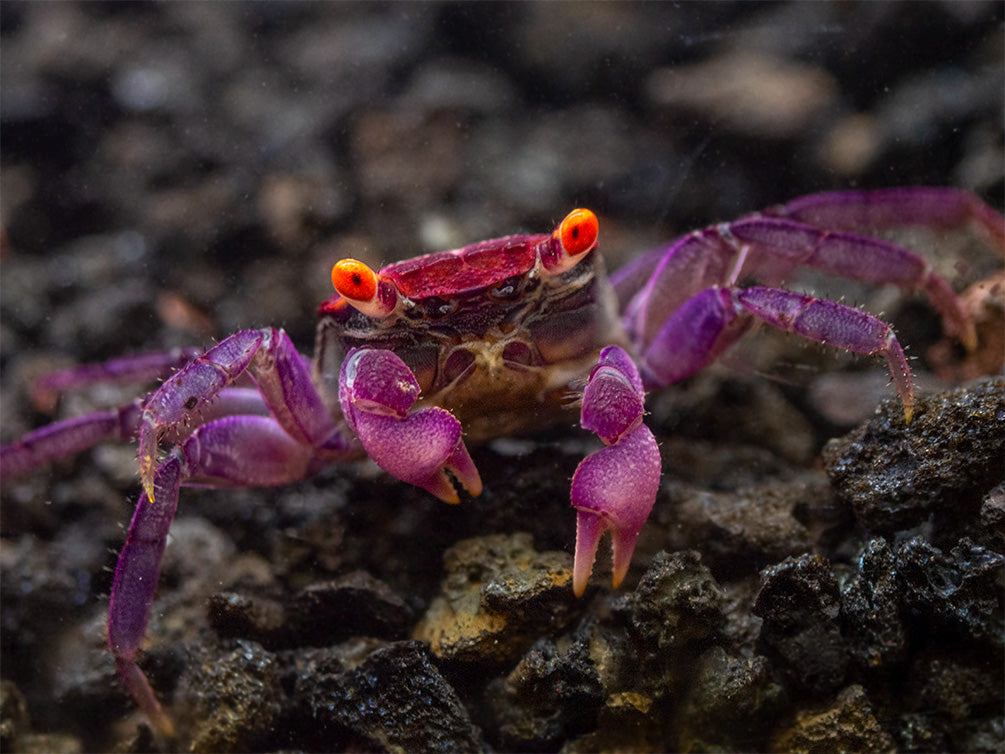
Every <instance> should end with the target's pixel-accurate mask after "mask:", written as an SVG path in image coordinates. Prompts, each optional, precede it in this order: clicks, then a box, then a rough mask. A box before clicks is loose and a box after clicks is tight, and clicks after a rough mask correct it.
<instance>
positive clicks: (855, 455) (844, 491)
mask: <svg viewBox="0 0 1005 754" xmlns="http://www.w3.org/2000/svg"><path fill="white" fill-rule="evenodd" d="M823 458H824V464H825V466H826V469H827V473H828V475H829V476H830V479H831V483H832V484H833V485H834V489H835V490H836V491H837V493H838V495H839V496H840V497H842V498H843V499H844V500H846V501H848V502H849V503H851V505H852V507H853V508H854V511H855V515H856V517H857V518H858V520H859V522H860V523H861V524H863V525H864V526H865V527H867V528H868V529H869V530H871V531H874V532H878V533H886V534H888V533H893V532H894V531H896V530H898V529H904V528H909V527H912V526H916V525H918V524H920V523H922V522H923V521H925V520H926V519H928V518H929V516H931V515H932V514H935V515H936V517H937V520H938V522H939V524H941V526H940V527H939V528H943V529H944V530H945V529H949V530H951V531H958V529H959V527H960V526H961V525H965V524H966V523H967V522H968V521H969V520H970V519H972V518H973V517H974V515H975V514H976V513H977V510H978V509H979V507H980V504H981V501H982V499H983V497H984V495H985V494H986V493H987V492H988V491H989V490H990V489H991V488H992V487H994V486H995V485H996V484H1000V483H1001V481H1002V478H1003V477H1005V378H1001V377H994V378H987V379H983V380H979V381H976V382H974V383H971V384H969V385H967V386H964V387H961V388H957V389H955V390H949V391H946V392H944V393H939V394H937V395H933V396H925V397H920V398H919V399H918V401H917V403H916V404H915V408H914V417H913V419H912V420H911V423H910V424H905V423H904V414H903V409H902V408H901V405H900V401H899V400H889V401H886V402H885V403H883V404H882V405H881V407H880V408H879V409H878V411H877V413H876V415H875V416H873V417H872V419H870V420H869V421H868V422H866V423H864V424H862V425H860V426H859V427H857V428H856V429H854V430H852V431H851V432H850V433H848V434H847V435H845V436H844V437H842V438H840V439H836V440H832V441H831V442H829V443H828V444H827V446H826V447H825V448H824V451H823Z"/></svg>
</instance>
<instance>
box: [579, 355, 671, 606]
mask: <svg viewBox="0 0 1005 754" xmlns="http://www.w3.org/2000/svg"><path fill="white" fill-rule="evenodd" d="M644 398H645V394H644V392H643V390H642V380H641V378H640V377H639V373H638V370H637V369H636V368H635V365H634V364H633V363H632V360H631V358H630V357H629V356H628V354H627V353H625V352H624V351H623V350H622V349H621V348H619V347H618V346H609V347H608V348H605V349H604V350H603V351H601V352H600V359H599V361H598V363H597V366H596V367H594V368H593V371H592V373H591V374H590V379H589V382H588V383H587V386H586V389H585V390H584V392H583V408H582V418H581V423H582V426H583V427H584V428H585V429H589V430H591V431H592V432H595V433H596V434H597V436H598V437H600V439H601V440H603V442H604V444H605V446H606V447H603V448H601V449H600V450H598V451H596V452H594V453H591V454H590V455H589V456H587V457H586V458H584V459H583V461H582V463H580V464H579V467H578V468H577V469H576V473H575V474H574V475H573V477H572V489H571V492H570V496H571V498H572V505H573V507H575V508H576V510H577V511H578V513H577V516H576V556H575V563H574V565H573V576H572V588H573V591H574V592H575V593H576V596H582V594H583V592H584V591H585V590H586V583H587V581H588V580H589V578H590V572H591V571H592V570H593V561H594V558H595V557H596V553H597V545H598V544H599V542H600V537H601V536H602V535H603V533H604V532H605V531H607V530H608V529H610V530H611V547H612V551H613V569H612V570H613V576H612V581H613V584H614V586H615V587H617V586H618V585H619V584H620V583H621V581H622V580H623V579H624V577H625V574H626V573H627V572H628V566H629V564H630V563H631V560H632V553H633V552H634V550H635V542H636V540H637V539H638V536H639V532H640V531H641V530H642V525H643V524H644V523H645V521H646V519H647V518H648V517H649V512H650V511H651V510H652V507H653V503H654V502H655V501H656V493H657V492H658V491H659V482H660V473H661V471H662V464H661V461H660V452H659V447H658V446H657V445H656V439H655V438H654V437H653V434H652V432H650V431H649V428H648V427H647V426H646V425H645V424H643V423H642V415H643V412H644V405H643V401H644Z"/></svg>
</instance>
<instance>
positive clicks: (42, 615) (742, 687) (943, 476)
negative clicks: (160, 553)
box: [0, 3, 1005, 752]
mask: <svg viewBox="0 0 1005 754" xmlns="http://www.w3.org/2000/svg"><path fill="white" fill-rule="evenodd" d="M1002 13H1003V12H1002V7H1001V4H1000V3H938V4H936V3H925V4H910V3H894V4H888V3H842V4H821V3H795V4H768V5H762V4H749V3H742V4H730V3H717V4H683V5H679V6H678V5H672V4H638V5H636V4H627V3H623V4H622V3H619V4H605V3H595V4H585V5H579V4H549V5H546V6H545V5H536V4H534V5H532V4H519V5H497V4H478V5H467V4H434V3H430V4H422V5H419V4H389V5H382V4H265V3H258V4H237V3H232V4H222V3H214V4H194V3H184V4H183V3H164V4H130V5H120V4H115V3H90V4H83V5H77V4H67V3H48V4H20V3H5V4H4V5H3V6H2V7H0V44H2V46H0V71H2V76H0V96H2V108H0V129H2V130H0V140H2V141H0V146H2V174H0V190H2V191H0V203H2V217H3V232H4V235H3V238H2V247H0V255H2V256H0V295H2V298H0V315H2V319H0V336H2V343H0V346H2V348H0V370H2V371H0V388H2V389H0V410H2V430H0V431H2V438H3V440H4V441H10V440H13V439H15V438H16V437H18V436H19V435H20V434H22V433H23V432H25V431H27V430H28V429H30V428H32V427H34V426H37V425H40V424H42V423H45V422H46V421H48V420H50V419H51V418H53V417H63V416H69V415H75V414H79V413H83V412H86V411H87V410H89V409H92V408H93V407H95V406H97V405H114V404H116V403H121V402H124V401H126V400H128V399H129V398H131V397H133V396H134V395H135V394H136V388H122V387H109V388H102V389H95V390H91V391H85V392H84V393H83V394H75V395H67V396H64V397H63V398H62V399H61V400H60V402H59V404H58V406H56V407H54V408H53V410H52V413H49V411H48V410H41V409H42V408H43V407H36V408H33V407H32V405H31V402H30V401H29V391H30V386H31V384H32V380H33V379H34V378H35V377H37V376H38V375H40V374H43V373H45V372H47V371H50V370H52V369H55V368H60V367H64V366H69V365H73V364H77V363H82V362H89V361H97V360H102V359H106V358H110V357H113V356H117V355H122V354H126V353H130V352H136V351H140V350H150V349H163V348H168V347H173V346H177V345H193V344H206V343H209V342H211V341H212V339H213V338H219V337H223V336H225V335H226V334H228V333H230V332H233V331H234V330H236V329H239V328H243V327H258V326H268V325H276V326H283V327H285V328H286V329H287V330H288V331H289V332H290V334H291V336H292V337H293V339H294V341H295V342H296V343H297V345H298V346H299V347H301V348H302V349H303V350H304V351H305V352H310V350H311V349H312V347H313V321H314V312H315V308H316V306H317V303H318V302H319V301H321V300H323V299H324V298H327V297H328V296H329V295H330V284H329V281H328V272H329V269H330V266H331V264H332V263H333V261H335V260H337V259H339V258H342V257H345V256H356V257H358V258H362V259H364V260H366V261H369V262H371V263H373V264H380V263H382V262H387V261H391V260H393V259H399V258H403V257H408V256H412V255H415V254H417V253H421V252H426V251H433V250H438V249H445V248H453V247H456V246H460V245H463V244H465V243H468V242H472V241H475V240H479V239H482V238H490V237H493V236H498V235H504V234H507V233H513V232H521V231H526V232H531V231H533V232H540V231H544V230H547V229H549V228H551V227H552V226H553V224H554V223H555V222H557V221H558V220H559V219H561V217H563V216H564V215H565V213H566V212H567V211H568V210H569V209H570V208H572V207H574V206H589V207H591V208H593V209H595V210H596V211H597V213H598V215H600V218H601V247H602V249H603V250H604V253H605V255H606V256H607V258H608V261H609V265H610V266H611V267H616V266H618V265H619V264H621V263H622V262H623V261H624V260H626V259H628V258H630V257H631V255H633V254H635V253H638V252H639V251H641V250H644V249H647V248H649V247H651V246H654V245H655V244H657V243H659V242H660V241H661V240H666V239H669V238H671V237H673V236H674V235H675V234H679V233H682V232H684V231H686V230H688V229H690V228H692V227H696V226H700V225H702V224H705V223H709V222H717V221H721V220H726V219H730V218H733V217H737V216H740V215H742V214H744V213H746V212H750V211H752V210H755V209H757V208H760V207H763V206H768V205H771V204H773V203H777V202H781V201H784V200H786V199H789V198H792V197H794V196H798V195H800V194H804V193H808V192H812V191H818V190H826V189H835V188H848V187H880V186H892V185H906V184H918V183H920V184H938V185H953V186H960V187H964V188H968V189H971V190H974V191H976V192H977V193H978V194H979V195H980V196H981V197H982V198H984V199H985V200H986V201H988V202H989V203H990V204H991V205H992V206H994V207H996V208H998V209H1001V207H1002V205H1003V200H1005V196H1003V163H1005V160H1003V138H1002V134H1003V124H1002V113H1003V101H1002V98H1003V95H1002V93H1003V91H1005V86H1003V83H1005V51H1003V48H1002V40H1003V35H1002V21H1003V18H1002ZM907 242H909V243H911V244H912V245H915V246H916V247H917V248H919V250H921V251H922V252H923V253H926V254H927V255H929V256H930V258H931V259H932V260H933V263H934V264H935V266H936V267H937V269H939V271H940V272H942V273H943V274H944V275H946V276H947V277H948V278H949V279H950V280H951V282H952V283H953V285H954V286H955V287H956V288H957V290H960V291H963V290H964V289H967V288H968V286H972V285H974V284H977V283H979V282H980V281H982V280H989V282H987V283H986V284H985V286H984V287H983V288H974V289H972V290H971V291H970V292H969V293H968V300H969V301H971V305H972V307H973V311H974V312H975V314H976V316H977V317H978V318H979V319H980V320H981V322H982V323H983V324H982V328H983V329H982V331H981V332H982V335H981V347H980V348H979V350H978V351H977V352H976V353H975V354H971V355H966V354H964V352H963V351H962V349H961V348H960V347H959V345H958V344H954V343H953V342H951V341H949V340H947V339H946V338H944V337H943V335H942V330H941V325H940V323H939V321H938V319H937V318H936V316H935V315H934V314H933V312H932V310H931V308H930V307H929V306H928V304H927V303H926V302H925V301H924V300H923V299H922V298H920V297H917V296H911V295H908V294H904V293H902V292H899V291H895V290H881V291H873V290H869V289H867V288H864V287H862V286H855V285H847V284H844V283H841V282H839V281H832V280H828V281H824V280H822V279H818V278H813V277H808V278H806V279H803V280H800V281H799V284H800V285H803V286H805V287H808V288H812V289H814V290H819V291H821V292H825V293H826V294H827V295H828V296H831V297H835V298H841V297H843V298H844V300H845V301H847V302H850V303H854V304H856V305H858V304H861V305H863V306H865V307H867V308H869V309H871V310H872V311H875V312H877V313H878V312H882V313H883V316H884V317H885V318H886V319H888V320H889V321H891V322H892V323H893V324H894V325H895V327H896V329H897V332H898V335H899V337H900V338H901V340H902V342H903V343H904V344H905V346H906V347H907V348H908V354H909V356H910V357H911V358H912V362H911V363H912V368H913V369H914V370H915V372H916V377H917V380H918V383H919V386H920V387H921V389H922V392H923V393H924V394H925V395H926V397H924V398H923V399H922V400H920V401H919V405H918V408H917V410H916V412H915V418H914V421H912V423H911V424H910V425H909V426H905V425H904V423H903V420H902V414H901V412H900V404H899V402H898V401H897V400H896V398H895V397H893V394H892V389H891V388H890V387H889V386H888V385H887V384H886V383H887V376H886V375H885V373H884V371H883V366H882V365H881V364H878V363H875V362H874V361H872V360H870V359H861V358H852V357H849V356H847V355H844V354H835V353H833V352H830V351H827V350H825V349H821V348H815V347H810V348H807V347H805V346H803V345H802V344H798V343H795V342H794V339H793V338H791V337H777V336H775V335H774V334H771V333H765V332H759V333H755V334H753V335H752V336H750V337H748V339H747V340H746V341H745V342H744V343H743V344H741V345H740V346H739V347H738V348H737V349H735V350H734V351H732V352H731V353H730V354H728V355H727V357H726V358H725V359H724V360H723V364H721V365H719V366H717V367H715V368H713V369H710V370H707V371H706V372H705V373H703V374H702V375H699V376H698V377H696V378H694V379H692V380H690V381H688V382H687V383H686V384H684V385H680V386H675V387H673V388H671V389H670V390H668V391H665V392H663V393H661V394H659V395H657V396H652V397H651V400H650V405H649V408H650V411H651V414H650V416H649V417H648V423H649V424H650V426H651V427H652V428H653V430H654V432H655V434H656V435H657V438H658V439H659V441H660V443H661V451H662V454H663V461H664V477H663V483H662V488H661V491H660V494H659V497H658V499H657V503H656V508H655V510H654V513H653V516H652V519H651V521H650V524H648V525H647V527H646V529H645V531H644V532H643V537H642V540H641V541H640V544H639V548H638V550H637V553H636V556H635V560H634V565H633V568H632V570H631V572H630V574H629V577H628V579H627V580H626V584H625V585H624V586H623V587H622V588H621V589H620V590H617V591H612V590H611V589H610V588H609V587H608V585H607V583H606V578H607V577H606V573H607V571H608V569H609V562H608V561H607V560H602V561H601V562H600V563H599V564H598V567H597V573H596V574H595V576H594V579H593V581H592V584H591V588H590V590H589V591H588V593H587V595H586V597H585V598H584V599H581V600H577V599H575V598H574V597H573V596H572V593H571V589H570V588H569V580H570V569H571V551H572V546H573V542H574V527H575V523H574V521H575V517H574V514H573V511H572V510H571V509H570V508H569V506H568V503H567V500H568V484H569V479H570V477H571V475H572V472H573V471H574V469H575V468H576V465H577V463H578V462H579V459H580V458H581V457H582V456H583V454H584V453H586V452H589V451H590V450H592V449H593V448H594V447H595V445H594V442H595V441H593V440H591V439H590V438H589V437H586V436H584V433H582V432H581V431H579V429H578V428H577V427H575V426H573V424H572V422H570V423H569V425H567V426H561V427H553V428H550V429H542V431H541V432H540V433H539V434H534V435H532V436H529V437H519V438H504V439H502V440H500V441H497V442H495V443H491V444H489V445H486V446H482V447H478V448H475V449H474V450H473V456H474V459H475V461H476V463H477V464H478V466H479V468H480V469H481V472H482V476H483V479H484V481H485V487H486V489H485V492H484V494H483V495H482V496H481V497H479V498H478V499H474V500H472V499H465V500H463V502H462V504H461V505H460V506H456V507H454V506H447V505H444V504H442V503H440V502H439V501H437V500H435V499H433V498H431V497H430V496H429V495H427V494H425V493H423V492H421V491H418V490H416V489H410V488H407V487H406V486H405V485H403V484H400V483H397V482H395V481H394V480H392V479H390V478H388V477H387V476H386V475H384V474H382V473H380V472H379V470H376V469H375V468H373V467H371V466H368V465H358V466H349V467H343V468H337V469H329V470H326V471H325V472H323V473H322V474H321V475H320V476H319V477H317V478H315V479H311V480H308V481H305V482H303V483H300V484H297V485H293V486H290V487H287V488H281V489H275V490H229V491H214V490H196V489H189V490H185V491H183V494H182V500H181V505H180V509H179V514H178V518H177V520H176V523H175V525H174V527H173V529H172V534H171V538H170V542H169V545H168V548H167V552H166V555H165V561H164V568H163V573H162V576H161V584H160V589H159V593H158V598H157V602H156V604H155V607H154V615H153V619H152V621H151V625H150V628H149V631H148V643H147V645H146V648H145V652H144V654H143V657H142V661H141V664H142V666H143V667H144V669H145V670H146V672H147V673H148V674H149V676H150V678H151V680H152V683H153V685H154V687H155V689H156V690H157V692H158V694H159V695H160V697H161V698H162V699H163V700H164V701H165V703H166V705H167V707H168V709H169V710H170V713H171V715H172V716H173V718H174V720H175V723H176V725H177V727H178V731H179V736H178V738H176V739H165V738H163V737H161V736H159V735H158V734H155V733H153V732H152V731H151V730H150V729H149V728H148V727H147V726H146V725H145V724H144V722H143V720H142V719H141V718H140V717H139V716H138V715H136V714H135V713H134V712H133V707H132V704H131V702H130V700H129V699H128V697H127V695H126V693H125V691H124V690H123V688H122V686H121V685H120V683H119V681H118V680H117V678H116V675H115V671H114V667H113V663H112V661H111V658H110V656H109V654H108V653H107V651H106V650H105V648H104V636H103V631H104V623H103V622H104V613H105V611H106V609H107V597H108V590H109V588H110V585H111V569H112V568H113V566H114V563H115V559H116V553H117V551H118V549H119V548H120V547H121V543H122V540H123V536H124V529H123V526H124V524H125V522H127V521H128V519H129V516H130V511H131V507H132V505H133V504H134V503H135V499H136V496H137V487H138V486H137V482H136V476H135V448H134V447H133V446H130V445H123V446H105V447H100V448H96V449H94V450H93V451H90V452H86V453H83V454H81V455H80V456H79V457H78V458H75V459H70V460H67V461H65V462H60V463H58V464H56V465H55V466H53V467H52V468H49V469H45V470H42V471H40V472H38V473H36V474H34V475H31V476H29V477H26V478H24V479H20V480H13V481H12V480H4V488H3V494H2V498H0V501H2V508H0V513H2V520H0V530H2V531H0V533H2V537H3V539H2V549H0V590H2V591H0V599H2V602H0V608H2V610H0V629H2V634H0V638H2V654H0V660H2V676H3V683H2V687H0V747H2V748H3V749H4V750H5V751H67V752H69V751H80V750H112V749H115V750H120V751H146V750H156V751H172V750H186V749H192V750H198V751H222V750H230V751H268V750H304V751H330V750H397V751H402V750H405V751H417V750H463V751H471V750H478V749H490V750H499V751H558V750H566V751H574V750H584V751H601V750H603V751H606V750H615V749H618V750H638V751H644V750H648V751H666V750H698V749H717V750H723V751H751V750H768V749H771V750H784V751H789V750H800V751H801V750H807V751H808V750H813V751H837V750H851V751H880V750H882V751H887V750H890V749H910V750H920V751H942V750H957V751H985V750H1002V749H1003V748H1005V746H1003V740H1005V718H1003V716H1002V712H1001V710H1002V703H1003V697H1005V692H1003V686H1005V679H1003V671H1002V668H1003V659H1005V656H1003V655H1005V651H1003V639H1005V628H1003V605H1002V602H1003V598H1002V593H1003V580H1005V579H1003V564H1005V556H1003V552H1005V523H1003V521H1005V490H1003V478H1005V468H1003V466H1005V462H1003V459H1005V448H1003V443H1005V439H1003V438H1005V432H1003V429H1005V380H1003V378H1002V376H1001V364H1002V353H1001V350H1000V348H1001V333H1002V331H1003V325H1002V320H1001V313H1002V310H1003V309H1005V304H1003V302H1002V293H1001V291H1002V289H1001V282H1000V280H999V281H998V282H997V283H996V282H995V278H994V277H993V276H994V275H995V271H996V270H1000V267H1001V256H1000V253H996V251H995V250H994V249H993V248H990V247H989V245H988V244H987V243H985V242H982V240H981V239H980V238H974V237H971V236H970V235H969V234H965V233H963V234H939V235H933V234H924V233H919V234H915V235H912V236H911V237H910V238H909V239H907ZM998 274H1000V273H998ZM995 285H997V286H998V287H997V288H995ZM988 374H991V375H995V374H997V376H991V377H987V376H985V375H988ZM877 406H878V408H877ZM832 438H836V439H832Z"/></svg>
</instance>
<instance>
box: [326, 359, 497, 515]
mask: <svg viewBox="0 0 1005 754" xmlns="http://www.w3.org/2000/svg"><path fill="white" fill-rule="evenodd" d="M418 395H419V383H418V382H417V381H416V379H415V376H414V375H413V374H412V372H411V371H410V370H409V368H408V367H407V366H406V365H405V362H403V361H402V360H401V359H400V358H399V357H398V356H397V355H396V354H394V353H392V352H391V351H385V350H381V349H372V348H362V349H353V350H352V351H350V352H349V353H348V354H347V355H346V357H345V360H344V361H343V362H342V371H341V374H340V376H339V403H340V404H341V406H342V413H343V415H344V416H345V419H346V421H347V422H348V424H349V427H350V428H351V429H352V430H353V432H355V433H356V436H357V437H358V438H359V441H360V443H362V445H363V448H364V449H365V450H366V452H367V455H369V456H370V458H371V459H373V461H374V462H375V463H376V464H377V465H378V466H380V467H381V468H382V469H384V471H386V472H387V473H388V474H390V475H391V476H394V477H397V478H398V479H401V480H402V481H404V482H408V483H409V484H414V485H416V486H417V487H422V488H423V489H425V490H428V491H429V492H431V493H432V494H434V495H436V497H438V498H440V499H441V500H443V501H444V502H447V503H456V502H459V501H460V498H459V497H458V496H457V491H456V490H455V489H454V485H453V484H451V482H450V478H449V477H448V476H447V474H446V470H449V471H451V472H452V473H453V475H454V476H455V477H456V478H457V480H458V481H459V482H460V483H461V485H462V486H463V487H464V489H466V490H467V491H468V492H469V493H470V494H471V495H473V496H477V495H480V494H481V491H482V480H481V477H480V476H479V475H478V469H476V468H475V464H474V461H472V460H471V456H470V455H468V451H467V448H466V447H464V440H463V439H462V437H461V423H460V422H459V421H457V419H455V418H454V416H453V414H451V413H450V412H449V411H447V410H445V409H442V408H438V407H430V408H423V409H420V410H418V411H414V412H411V413H409V409H411V407H412V404H413V403H414V402H415V400H416V398H418Z"/></svg>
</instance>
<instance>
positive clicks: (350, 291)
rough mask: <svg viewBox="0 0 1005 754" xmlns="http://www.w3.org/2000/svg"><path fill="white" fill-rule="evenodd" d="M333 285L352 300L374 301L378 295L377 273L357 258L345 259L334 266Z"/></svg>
mask: <svg viewBox="0 0 1005 754" xmlns="http://www.w3.org/2000/svg"><path fill="white" fill-rule="evenodd" d="M332 285H334V286H335V290H336V291H338V292H339V293H340V294H341V295H342V296H343V297H345V298H347V299H349V300H350V301H373V299H374V297H375V296H376V295H377V275H376V273H374V271H373V270H371V269H370V268H369V267H367V266H366V265H365V264H363V263H362V262H358V261H356V260H355V259H343V260H342V261H341V262H338V263H336V265H335V266H334V267H332Z"/></svg>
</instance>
